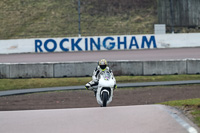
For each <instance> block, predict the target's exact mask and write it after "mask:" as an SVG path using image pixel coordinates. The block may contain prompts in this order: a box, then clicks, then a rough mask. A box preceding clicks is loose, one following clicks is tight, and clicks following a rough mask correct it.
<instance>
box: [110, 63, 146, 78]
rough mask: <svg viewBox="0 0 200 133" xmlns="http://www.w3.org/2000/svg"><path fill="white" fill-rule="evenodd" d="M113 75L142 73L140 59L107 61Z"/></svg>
mask: <svg viewBox="0 0 200 133" xmlns="http://www.w3.org/2000/svg"><path fill="white" fill-rule="evenodd" d="M109 67H110V68H111V69H112V71H113V73H114V75H131V76H134V75H143V62H141V61H113V62H110V63H109Z"/></svg>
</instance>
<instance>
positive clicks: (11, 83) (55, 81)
mask: <svg viewBox="0 0 200 133" xmlns="http://www.w3.org/2000/svg"><path fill="white" fill-rule="evenodd" d="M199 79H200V75H165V76H116V80H117V83H130V82H132V83H134V82H156V81H182V80H199ZM90 80H91V77H75V78H32V79H0V91H5V90H17V89H29V88H45V87H59V86H76V85H85V84H86V83H87V82H89V81H90Z"/></svg>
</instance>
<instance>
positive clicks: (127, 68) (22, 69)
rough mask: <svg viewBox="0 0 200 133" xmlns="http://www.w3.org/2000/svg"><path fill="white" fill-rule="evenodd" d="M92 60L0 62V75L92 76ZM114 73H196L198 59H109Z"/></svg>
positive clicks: (12, 76) (30, 76) (7, 76)
mask: <svg viewBox="0 0 200 133" xmlns="http://www.w3.org/2000/svg"><path fill="white" fill-rule="evenodd" d="M96 66H97V63H96V62H66V63H33V64H25V63H22V64H16V63H15V64H10V63H3V64H0V78H61V77H85V76H92V73H93V70H94V69H95V67H96ZM109 67H110V68H111V69H112V70H113V73H114V75H116V76H119V75H132V76H136V75H137V76H140V75H174V74H200V60H195V59H194V60H192V59H187V60H160V61H110V62H109Z"/></svg>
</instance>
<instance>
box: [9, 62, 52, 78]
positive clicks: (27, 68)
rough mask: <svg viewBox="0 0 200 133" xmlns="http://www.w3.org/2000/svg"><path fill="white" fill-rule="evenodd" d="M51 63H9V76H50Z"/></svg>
mask: <svg viewBox="0 0 200 133" xmlns="http://www.w3.org/2000/svg"><path fill="white" fill-rule="evenodd" d="M52 77H54V74H53V64H52V63H43V64H42V63H37V64H10V78H52Z"/></svg>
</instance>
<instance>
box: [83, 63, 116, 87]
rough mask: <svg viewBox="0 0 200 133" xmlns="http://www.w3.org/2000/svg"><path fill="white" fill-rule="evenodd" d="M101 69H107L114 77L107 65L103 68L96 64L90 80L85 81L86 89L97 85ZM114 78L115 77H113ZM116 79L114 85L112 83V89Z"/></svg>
mask: <svg viewBox="0 0 200 133" xmlns="http://www.w3.org/2000/svg"><path fill="white" fill-rule="evenodd" d="M103 71H109V72H110V74H111V75H112V76H113V77H114V75H113V73H112V70H110V68H109V67H108V66H106V68H105V69H103V70H102V69H101V68H100V66H97V67H96V69H95V70H94V72H93V75H92V81H90V82H89V83H87V84H86V85H85V88H86V89H89V90H91V89H92V87H93V86H97V85H98V82H99V78H100V74H101V72H103ZM114 80H115V78H114ZM116 87H117V86H116V81H115V85H114V89H115V88H116Z"/></svg>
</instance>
